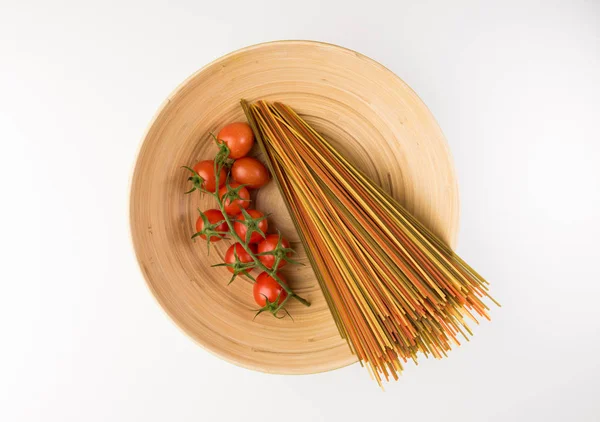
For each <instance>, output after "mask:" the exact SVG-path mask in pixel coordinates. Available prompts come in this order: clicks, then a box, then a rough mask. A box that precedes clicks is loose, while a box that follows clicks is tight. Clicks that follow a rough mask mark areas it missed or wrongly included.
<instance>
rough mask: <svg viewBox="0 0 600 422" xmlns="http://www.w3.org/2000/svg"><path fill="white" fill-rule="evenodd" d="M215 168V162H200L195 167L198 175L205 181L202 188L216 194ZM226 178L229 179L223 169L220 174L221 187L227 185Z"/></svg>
mask: <svg viewBox="0 0 600 422" xmlns="http://www.w3.org/2000/svg"><path fill="white" fill-rule="evenodd" d="M214 166H215V161H214V160H204V161H200V162H199V163H196V165H195V166H194V171H195V172H196V173H198V174H199V175H200V177H201V178H202V179H204V183H203V184H202V187H203V188H204V189H206V190H207V191H209V192H215V191H216V190H217V189H216V188H217V187H216V183H215V182H216V180H215V167H214ZM225 177H227V175H226V174H225V169H223V168H222V169H221V171H220V172H219V187H221V186H223V185H224V184H225Z"/></svg>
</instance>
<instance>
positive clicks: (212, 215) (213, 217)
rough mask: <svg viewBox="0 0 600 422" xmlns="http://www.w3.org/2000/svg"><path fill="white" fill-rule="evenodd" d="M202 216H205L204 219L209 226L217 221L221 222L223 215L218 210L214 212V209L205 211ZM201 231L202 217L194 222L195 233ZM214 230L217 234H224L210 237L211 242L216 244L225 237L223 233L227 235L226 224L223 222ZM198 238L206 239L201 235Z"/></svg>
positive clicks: (202, 226) (202, 227) (202, 225)
mask: <svg viewBox="0 0 600 422" xmlns="http://www.w3.org/2000/svg"><path fill="white" fill-rule="evenodd" d="M204 215H206V218H207V219H208V222H209V223H210V224H215V223H218V222H219V221H221V220H223V213H222V212H221V211H219V210H214V209H213V210H206V211H204ZM203 229H204V220H203V219H202V216H200V217H198V219H197V220H196V232H200V231H202V230H203ZM214 230H215V231H218V232H224V234H222V235H219V236H211V237H210V241H211V242H218V241H219V240H221V239H222V238H223V237H224V236H225V233H229V227H228V226H227V223H226V222H224V221H223V222H222V223H221V224H219V225H218V226H217V227H215V229H214ZM200 238H202V239H206V235H204V234H201V235H200Z"/></svg>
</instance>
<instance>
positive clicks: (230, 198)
mask: <svg viewBox="0 0 600 422" xmlns="http://www.w3.org/2000/svg"><path fill="white" fill-rule="evenodd" d="M225 186H226V187H227V192H225V193H224V194H223V196H221V201H222V202H223V203H224V204H233V203H234V202H235V201H236V200H239V201H242V202H251V201H250V199H244V198H242V197H241V196H240V190H242V189H244V188H245V187H246V186H247V185H238V186H236V187H235V188H234V187H232V186H231V185H230V184H229V177H228V178H227V181H226V182H225Z"/></svg>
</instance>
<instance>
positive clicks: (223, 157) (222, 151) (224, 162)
mask: <svg viewBox="0 0 600 422" xmlns="http://www.w3.org/2000/svg"><path fill="white" fill-rule="evenodd" d="M210 136H212V137H213V139H214V140H215V143H216V144H217V147H218V148H219V152H217V155H215V164H216V165H219V166H221V167H227V168H229V167H231V166H232V165H233V162H234V161H235V160H233V159H231V158H229V154H230V153H231V149H229V147H228V146H227V144H226V143H225V142H224V141H222V140H220V139H218V138H217V137H216V135H215V134H214V133H212V132H211V133H210Z"/></svg>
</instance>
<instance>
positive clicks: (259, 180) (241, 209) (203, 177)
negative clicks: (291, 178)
mask: <svg viewBox="0 0 600 422" xmlns="http://www.w3.org/2000/svg"><path fill="white" fill-rule="evenodd" d="M216 141H217V144H218V146H219V147H220V153H219V154H217V157H215V160H204V161H200V162H198V163H197V164H196V165H195V166H194V167H193V168H191V169H190V168H189V167H186V168H187V169H188V170H191V171H192V173H193V175H192V176H191V177H190V178H189V179H188V180H190V181H191V182H192V184H193V187H192V189H191V190H190V191H189V192H192V191H194V190H200V191H201V192H207V193H211V194H214V195H215V197H216V198H217V200H218V202H219V209H209V210H206V211H204V212H201V211H200V210H199V211H200V216H199V217H198V219H197V221H196V233H195V234H194V236H192V237H200V238H202V239H205V240H207V242H208V243H209V245H210V243H215V242H219V241H221V240H222V239H223V238H224V237H225V236H226V235H230V236H231V237H233V238H234V240H236V242H235V243H234V244H232V245H231V246H230V247H229V248H228V249H227V252H226V253H225V257H224V261H225V262H224V263H222V264H217V265H216V266H225V267H227V269H228V270H229V271H230V272H231V273H232V274H233V276H232V277H231V280H230V283H231V281H233V280H234V279H235V277H236V276H237V275H246V276H248V277H250V278H251V279H252V280H254V287H253V294H254V300H255V301H256V303H257V304H258V305H259V306H261V309H260V310H259V311H258V313H261V312H263V311H270V312H272V313H273V314H274V315H275V316H277V315H276V314H277V312H278V311H279V310H280V309H281V307H282V306H281V305H282V304H283V303H284V302H285V300H286V298H287V297H288V294H290V293H291V294H292V295H293V296H295V295H294V294H293V293H292V292H291V290H289V288H288V287H287V282H286V280H285V278H284V277H283V275H282V274H280V273H279V272H278V270H279V269H280V268H281V267H283V266H284V265H286V263H287V262H293V261H291V259H290V256H291V253H292V252H293V250H292V249H290V245H289V242H288V241H287V240H286V239H284V238H283V236H281V235H280V234H268V233H267V230H268V229H269V224H268V221H267V216H266V215H264V213H262V212H261V211H259V210H256V209H252V208H251V202H252V200H251V192H250V191H251V190H253V189H258V188H260V187H262V186H264V185H265V184H266V183H268V181H269V173H268V171H267V169H266V168H265V166H264V165H263V164H262V163H261V162H260V161H259V160H257V159H256V158H254V157H248V156H247V154H248V153H249V152H250V150H251V149H252V146H253V145H254V134H253V133H252V129H251V128H250V126H249V125H248V124H247V123H241V122H238V123H231V124H229V125H227V126H225V127H224V128H223V129H221V131H220V132H219V133H218V135H217V136H216ZM230 179H231V181H230ZM189 192H188V193H189ZM252 269H258V270H262V272H261V273H260V274H259V275H258V276H257V277H256V279H254V277H252V275H250V271H251V270H252ZM284 286H285V287H284ZM295 297H297V296H295ZM297 298H298V297H297ZM299 300H301V301H302V302H303V303H305V301H304V300H303V299H299ZM258 313H257V314H258Z"/></svg>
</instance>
